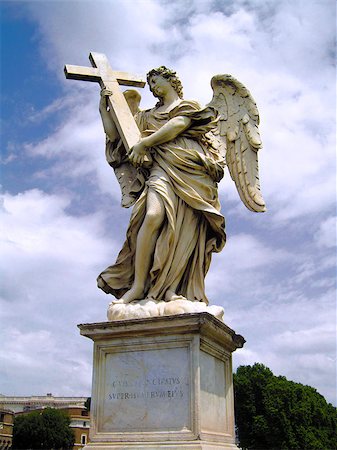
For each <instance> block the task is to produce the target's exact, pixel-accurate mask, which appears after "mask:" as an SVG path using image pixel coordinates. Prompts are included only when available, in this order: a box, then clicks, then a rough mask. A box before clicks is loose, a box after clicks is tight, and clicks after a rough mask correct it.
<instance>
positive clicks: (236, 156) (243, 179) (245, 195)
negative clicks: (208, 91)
mask: <svg viewBox="0 0 337 450" xmlns="http://www.w3.org/2000/svg"><path fill="white" fill-rule="evenodd" d="M211 86H212V89H213V98H212V100H211V102H210V103H209V104H208V106H213V107H214V108H215V109H216V110H217V111H218V113H219V134H220V137H221V139H222V141H223V144H224V145H225V146H226V163H227V166H228V169H229V172H230V174H231V177H232V179H233V180H234V182H235V185H236V188H237V190H238V193H239V195H240V198H241V200H242V201H243V203H244V205H245V206H246V207H247V208H248V209H250V210H251V211H255V212H264V211H266V205H265V202H264V200H263V197H262V195H261V191H260V182H259V167H258V155H257V152H258V150H259V149H260V148H261V147H262V142H261V138H260V134H259V129H258V124H259V112H258V110H257V107H256V103H255V101H254V99H253V97H252V96H251V94H250V92H249V91H248V89H246V88H245V86H244V85H243V84H242V83H240V82H239V81H238V80H236V79H235V78H234V77H232V76H231V75H215V76H214V77H213V78H212V80H211Z"/></svg>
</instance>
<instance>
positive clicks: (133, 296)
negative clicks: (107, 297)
mask: <svg viewBox="0 0 337 450" xmlns="http://www.w3.org/2000/svg"><path fill="white" fill-rule="evenodd" d="M143 297H144V289H142V288H141V287H138V286H132V288H131V289H129V290H128V291H127V292H125V294H124V295H123V297H122V298H120V299H119V300H116V301H113V302H112V303H114V304H121V303H122V304H126V303H131V302H133V301H134V300H139V299H142V298H143Z"/></svg>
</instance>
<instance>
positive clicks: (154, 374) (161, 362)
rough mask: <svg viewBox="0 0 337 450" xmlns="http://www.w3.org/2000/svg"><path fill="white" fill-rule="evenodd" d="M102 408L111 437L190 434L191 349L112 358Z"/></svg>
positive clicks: (107, 366)
mask: <svg viewBox="0 0 337 450" xmlns="http://www.w3.org/2000/svg"><path fill="white" fill-rule="evenodd" d="M104 367H105V368H104V371H105V376H104V381H103V380H102V381H103V383H102V384H101V387H100V392H101V397H100V398H101V401H100V402H98V408H99V411H100V412H99V421H98V429H99V430H100V431H106V432H114V431H116V432H117V431H118V432H124V431H133V432H135V431H137V430H138V431H154V430H160V429H162V427H163V424H165V429H166V430H171V431H173V430H181V429H183V428H187V429H189V428H190V417H191V416H190V401H191V397H190V396H191V388H190V383H191V375H190V358H189V350H188V348H187V347H178V348H171V347H169V348H165V347H160V346H159V348H153V347H152V348H149V349H145V350H144V349H141V350H137V349H135V350H132V351H123V349H121V350H120V351H119V352H112V353H107V354H106V356H105V359H104Z"/></svg>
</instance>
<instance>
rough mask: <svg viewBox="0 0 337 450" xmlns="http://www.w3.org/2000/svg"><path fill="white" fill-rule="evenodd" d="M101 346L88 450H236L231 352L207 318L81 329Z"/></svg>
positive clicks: (233, 341)
mask: <svg viewBox="0 0 337 450" xmlns="http://www.w3.org/2000/svg"><path fill="white" fill-rule="evenodd" d="M79 328H80V330H81V334H82V335H84V336H87V337H89V338H90V339H92V340H93V341H94V367H93V386H92V402H91V429H90V441H91V442H90V443H89V444H88V445H87V446H86V447H85V449H86V450H112V449H124V450H127V449H134V450H135V449H151V450H158V449H172V450H173V449H179V450H180V449H181V450H182V449H191V450H192V449H193V450H197V449H205V450H206V449H207V450H215V449H219V450H220V449H236V448H237V447H236V445H235V443H234V442H235V436H234V406H233V377H232V357H231V354H232V352H233V351H235V350H236V349H237V348H238V347H242V346H243V344H244V339H243V337H242V336H239V335H237V334H235V332H234V331H233V330H231V329H230V328H228V327H227V326H226V325H225V324H224V323H222V322H220V321H219V320H218V319H216V318H215V317H213V316H212V315H210V314H208V313H196V314H182V315H176V316H168V317H158V318H148V319H137V320H124V321H118V322H103V323H93V324H83V325H79Z"/></svg>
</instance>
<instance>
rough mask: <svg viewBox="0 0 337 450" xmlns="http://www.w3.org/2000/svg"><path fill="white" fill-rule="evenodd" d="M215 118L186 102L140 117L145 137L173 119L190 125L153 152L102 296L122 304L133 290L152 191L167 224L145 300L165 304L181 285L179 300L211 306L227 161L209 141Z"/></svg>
mask: <svg viewBox="0 0 337 450" xmlns="http://www.w3.org/2000/svg"><path fill="white" fill-rule="evenodd" d="M216 114H217V113H216V112H215V110H214V109H213V108H205V109H200V106H199V105H198V103H196V102H193V101H185V100H182V101H181V102H180V104H179V105H178V106H177V107H175V108H174V109H172V110H171V111H170V112H168V113H166V112H165V113H162V112H159V113H158V112H156V110H155V109H151V110H147V111H142V112H140V113H139V114H138V115H137V116H136V120H137V123H138V126H139V128H140V130H141V131H142V134H143V135H144V136H145V135H149V134H151V133H153V132H155V131H156V130H158V129H159V128H161V127H162V126H163V125H164V124H165V123H167V121H168V120H170V119H171V118H173V117H177V116H188V117H189V118H191V119H192V124H191V126H190V128H188V129H187V130H185V131H184V132H183V133H182V134H180V135H179V136H178V137H177V138H176V139H174V140H172V141H170V142H168V143H166V144H162V145H158V146H156V147H154V148H152V149H151V154H152V158H153V165H152V168H151V170H150V175H149V178H148V179H147V181H146V184H145V188H144V190H143V192H142V194H141V195H140V197H139V199H138V200H137V202H136V204H135V205H134V207H133V211H132V215H131V219H130V224H129V228H128V231H127V238H126V241H125V243H124V245H123V248H122V250H121V251H120V253H119V255H118V258H117V261H116V263H115V264H114V265H113V266H110V267H108V268H107V269H106V270H105V271H103V272H102V273H101V274H100V275H99V277H98V286H99V287H100V288H101V289H103V291H104V292H106V293H111V294H113V295H114V296H116V297H117V298H120V297H121V296H122V295H123V294H124V293H125V292H126V291H127V290H128V289H130V287H131V286H132V283H133V278H134V258H135V251H136V240H137V234H138V231H139V229H140V227H141V225H142V222H143V219H144V216H145V212H146V198H147V193H148V190H149V189H153V190H155V191H156V192H157V193H158V194H159V195H160V197H161V199H162V201H163V204H164V206H165V212H166V220H165V221H164V225H163V226H162V228H161V230H160V233H159V236H158V239H157V243H156V247H155V252H154V257H153V262H152V266H151V271H150V276H149V278H148V280H147V286H146V294H145V298H148V299H154V300H163V299H164V296H165V292H166V291H167V289H168V288H169V287H170V286H171V285H172V283H174V282H175V281H178V282H179V284H178V289H177V294H179V295H182V296H183V297H185V298H186V299H188V300H191V301H202V302H205V303H208V300H207V297H206V295H205V289H204V278H205V275H206V273H207V271H208V268H209V265H210V261H211V254H212V252H219V251H220V250H221V249H222V248H223V246H224V244H225V239H226V237H225V231H224V217H223V216H222V215H221V213H220V203H219V200H218V186H217V182H218V181H219V180H220V178H221V177H222V174H223V166H224V161H223V158H222V157H221V156H220V154H219V153H218V152H217V149H216V148H215V147H216V146H215V145H212V143H211V139H210V138H209V137H210V136H209V135H212V134H211V133H209V132H211V131H212V130H213V129H214V128H215V127H216ZM211 137H212V136H211Z"/></svg>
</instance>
